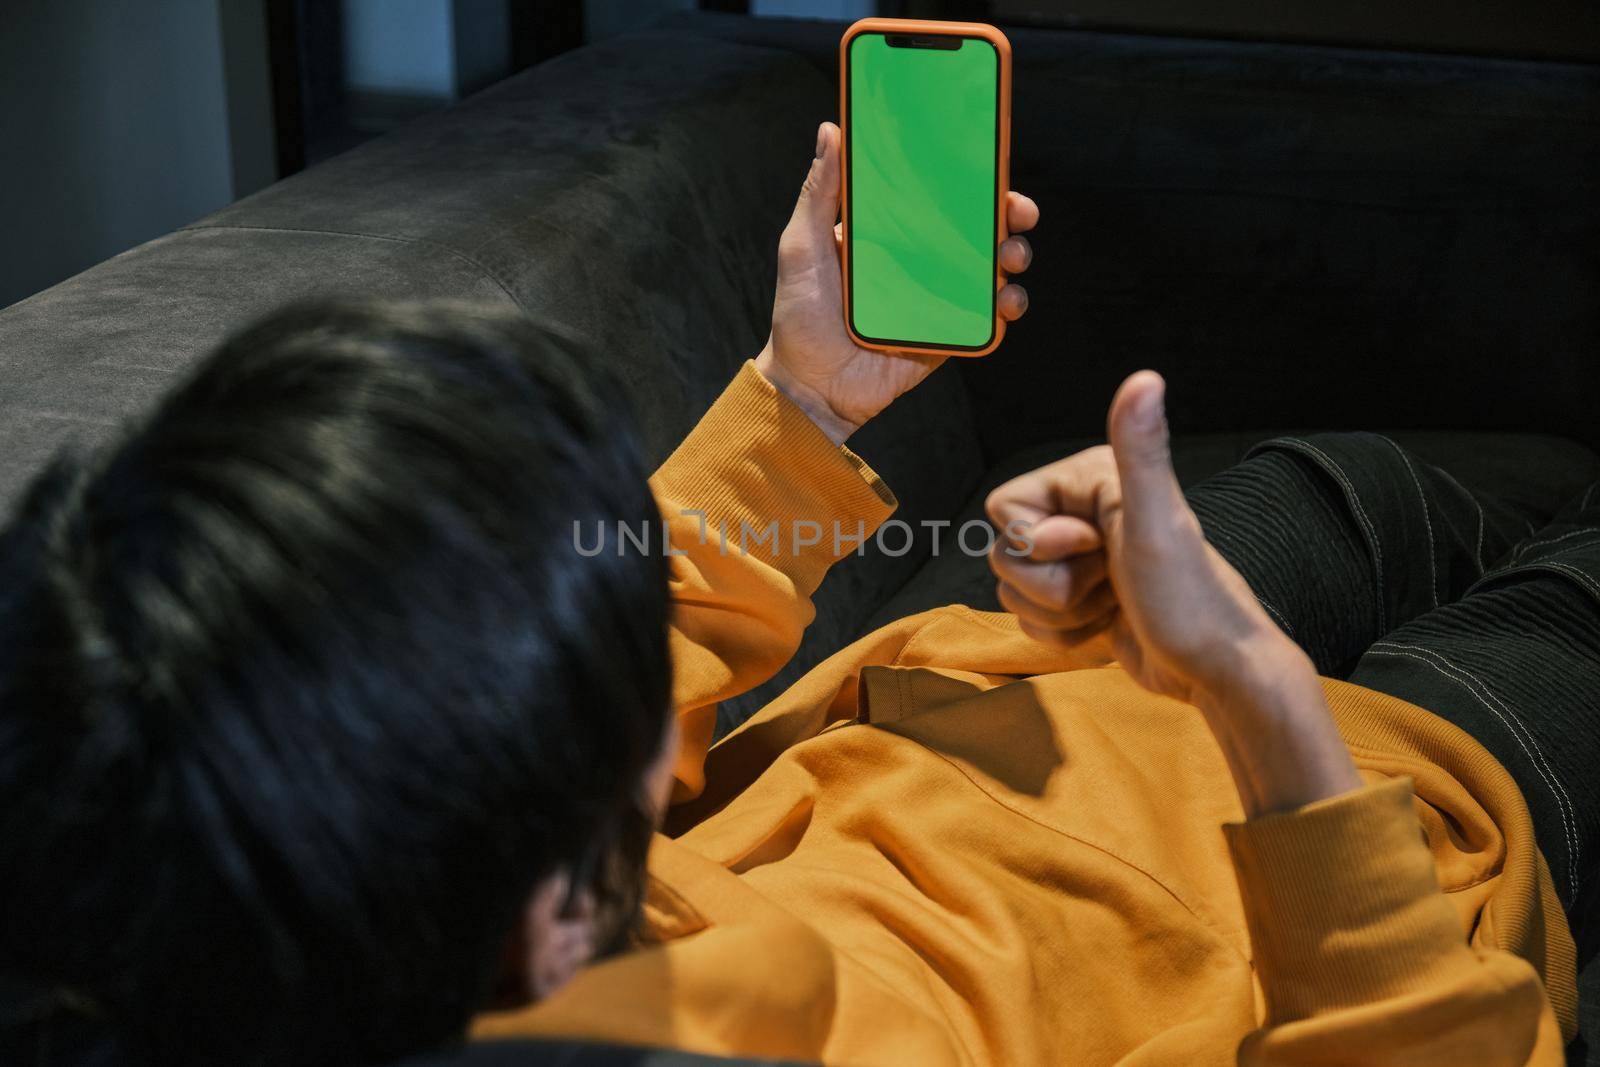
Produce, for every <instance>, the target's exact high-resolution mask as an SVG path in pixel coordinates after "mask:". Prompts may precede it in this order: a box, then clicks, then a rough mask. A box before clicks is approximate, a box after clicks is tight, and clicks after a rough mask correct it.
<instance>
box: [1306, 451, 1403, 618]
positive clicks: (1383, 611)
mask: <svg viewBox="0 0 1600 1067" xmlns="http://www.w3.org/2000/svg"><path fill="white" fill-rule="evenodd" d="M1286 440H1288V441H1290V442H1292V443H1294V444H1297V445H1299V446H1301V447H1302V448H1304V449H1306V450H1307V451H1309V452H1310V453H1311V454H1312V455H1313V456H1315V457H1317V458H1318V459H1320V460H1322V462H1323V463H1325V464H1327V468H1326V469H1327V470H1328V472H1329V473H1330V474H1332V475H1333V476H1334V477H1335V478H1337V479H1338V480H1339V484H1340V485H1342V486H1344V490H1345V492H1346V493H1347V494H1348V495H1349V500H1350V507H1351V508H1352V509H1353V510H1354V511H1355V513H1356V518H1357V519H1359V520H1360V522H1361V525H1362V527H1363V528H1364V529H1365V530H1366V531H1367V537H1368V539H1369V540H1370V541H1371V544H1372V555H1373V563H1374V566H1375V571H1374V574H1373V580H1374V584H1375V585H1376V598H1377V602H1378V630H1379V632H1380V633H1381V632H1383V631H1385V630H1387V629H1388V628H1389V612H1388V609H1387V607H1386V606H1385V604H1384V601H1383V547H1382V545H1380V544H1379V543H1378V531H1377V529H1376V528H1375V527H1374V526H1373V525H1372V520H1371V519H1369V518H1367V511H1366V509H1365V508H1363V507H1362V506H1361V497H1360V496H1359V495H1358V494H1357V493H1356V487H1355V486H1354V485H1353V484H1351V481H1350V478H1349V477H1348V476H1347V475H1346V474H1345V472H1344V468H1343V467H1341V466H1339V464H1337V463H1335V462H1334V461H1333V457H1331V456H1329V455H1328V454H1327V453H1326V452H1324V451H1323V450H1322V449H1320V448H1318V447H1317V446H1316V445H1314V444H1312V443H1311V442H1310V441H1305V440H1302V439H1300V438H1298V437H1291V438H1286Z"/></svg>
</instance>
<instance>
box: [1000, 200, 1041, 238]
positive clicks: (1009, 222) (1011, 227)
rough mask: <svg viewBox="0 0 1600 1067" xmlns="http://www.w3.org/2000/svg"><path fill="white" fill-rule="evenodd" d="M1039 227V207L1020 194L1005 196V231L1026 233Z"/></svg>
mask: <svg viewBox="0 0 1600 1067" xmlns="http://www.w3.org/2000/svg"><path fill="white" fill-rule="evenodd" d="M1037 225H1039V205H1038V204H1035V203H1034V202H1033V199H1032V198H1031V197H1026V196H1023V195H1022V194H1021V193H1007V194H1006V231H1007V232H1008V233H1027V232H1028V231H1029V230H1031V229H1033V228H1034V227H1035V226H1037Z"/></svg>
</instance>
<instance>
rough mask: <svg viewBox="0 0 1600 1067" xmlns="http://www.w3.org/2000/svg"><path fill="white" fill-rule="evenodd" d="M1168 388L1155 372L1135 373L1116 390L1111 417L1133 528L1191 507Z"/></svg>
mask: <svg viewBox="0 0 1600 1067" xmlns="http://www.w3.org/2000/svg"><path fill="white" fill-rule="evenodd" d="M1166 392H1167V383H1166V382H1165V381H1163V380H1162V378H1161V375H1159V374H1157V373H1156V372H1155V371H1151V370H1142V371H1139V372H1138V373H1136V374H1132V375H1130V376H1129V377H1128V380H1127V381H1125V382H1123V383H1122V387H1121V388H1120V389H1118V390H1117V395H1116V396H1115V397H1114V398H1113V399H1112V401H1111V413H1110V415H1109V416H1107V419H1106V435H1107V436H1108V437H1109V438H1110V439H1111V452H1112V454H1113V455H1114V456H1115V457H1116V460H1117V477H1118V479H1119V480H1120V481H1121V483H1122V509H1123V521H1124V522H1126V523H1127V524H1128V525H1129V527H1130V528H1131V529H1134V530H1137V529H1138V528H1139V526H1140V525H1141V524H1143V523H1164V522H1165V521H1166V520H1167V518H1168V517H1169V516H1171V515H1173V514H1174V513H1175V512H1176V511H1178V510H1180V509H1183V508H1186V507H1187V506H1188V505H1187V504H1186V503H1185V501H1184V499H1183V490H1182V489H1181V488H1180V487H1179V486H1178V476H1177V475H1176V474H1175V473H1173V470H1172V451H1171V448H1170V442H1169V438H1168V435H1167V411H1166Z"/></svg>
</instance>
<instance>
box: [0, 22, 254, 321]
mask: <svg viewBox="0 0 1600 1067" xmlns="http://www.w3.org/2000/svg"><path fill="white" fill-rule="evenodd" d="M0 2H3V4H4V7H5V12H4V14H3V15H0V131H3V145H4V148H3V149H0V152H3V156H0V220H3V221H0V307H4V306H6V305H8V304H11V303H13V302H14V301H17V300H20V299H22V298H23V297H25V296H28V295H30V294H32V293H34V292H37V291H38V290H40V289H43V288H45V287H47V286H49V285H53V284H54V283H56V282H58V281H60V280H62V279H63V278H66V277H69V276H71V275H73V274H76V273H77V272H79V271H81V270H83V269H85V268H87V267H90V266H92V265H93V264H95V263H97V262H99V261H100V260H102V259H105V258H106V257H108V256H112V255H115V254H116V253H118V252H121V251H123V250H124V249H127V248H129V247H131V246H133V245H136V244H139V243H140V242H142V241H146V240H149V239H150V238H152V237H156V236H158V235H160V234H163V233H166V232H167V231H168V230H171V229H174V228H175V227H178V226H182V225H184V224H185V223H188V222H191V221H193V220H194V219H196V218H198V217H200V216H201V215H204V214H206V213H207V212H210V211H213V210H215V209H216V208H219V207H221V206H223V205H224V204H227V203H228V202H230V201H231V200H234V199H235V198H236V197H237V196H238V195H242V194H243V193H244V192H248V191H251V190H250V189H248V188H242V187H241V186H240V185H237V184H236V180H235V160H234V146H233V144H232V143H231V138H230V132H229V104H228V93H227V86H226V83H225V79H224V69H223V68H224V62H223V19H222V18H221V17H220V14H219V7H218V4H219V0H161V2H160V3H137V4H136V3H105V2H103V0H0ZM221 2H222V3H224V4H228V3H233V2H235V0H221ZM263 47H264V45H263ZM257 69H258V70H259V71H262V72H264V70H265V65H264V64H260V65H258V67H257ZM264 94H265V89H264V87H263V88H262V92H261V94H260V95H258V97H257V99H258V100H263V99H265V96H264ZM270 131H271V124H270V122H269V123H267V125H266V129H265V131H258V134H257V135H258V136H259V135H265V136H270ZM240 147H241V149H246V150H245V151H242V152H241V157H240V160H239V166H240V175H239V180H240V181H241V182H242V183H246V184H257V183H264V177H265V178H270V173H268V174H266V175H265V176H263V174H262V173H261V170H260V167H259V160H260V159H262V158H267V157H268V156H270V153H266V154H265V155H264V154H263V153H262V152H261V151H260V146H259V144H258V143H252V144H250V145H244V144H241V146H240ZM252 161H255V162H252Z"/></svg>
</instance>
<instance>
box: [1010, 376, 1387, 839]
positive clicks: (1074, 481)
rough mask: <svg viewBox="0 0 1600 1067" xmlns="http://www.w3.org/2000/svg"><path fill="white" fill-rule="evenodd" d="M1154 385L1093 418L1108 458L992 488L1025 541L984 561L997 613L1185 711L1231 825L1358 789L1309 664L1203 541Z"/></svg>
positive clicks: (1160, 389)
mask: <svg viewBox="0 0 1600 1067" xmlns="http://www.w3.org/2000/svg"><path fill="white" fill-rule="evenodd" d="M1165 393H1166V383H1165V382H1164V381H1162V379H1161V376H1160V375H1158V374H1156V373H1154V372H1153V371H1140V372H1138V373H1137V374H1134V375H1132V376H1131V377H1130V378H1128V380H1127V381H1125V382H1123V383H1122V387H1121V388H1120V389H1118V390H1117V395H1116V397H1115V398H1114V399H1113V400H1112V402H1111V411H1110V414H1109V416H1108V417H1107V426H1106V429H1107V436H1108V438H1109V439H1110V442H1111V443H1110V444H1109V445H1102V446H1100V447H1098V448H1091V449H1088V450H1087V451H1084V452H1079V453H1077V454H1076V455H1073V456H1069V457H1067V458H1066V459H1063V460H1060V461H1059V462H1056V463H1052V464H1050V465H1049V466H1046V467H1041V468H1039V469H1038V470H1036V471H1033V472H1031V473H1029V474H1024V475H1022V476H1021V477H1019V478H1015V479H1013V480H1011V481H1009V482H1007V483H1006V484H1004V485H1002V486H1000V487H999V488H998V489H996V490H995V491H994V492H993V493H991V494H990V495H989V499H988V501H987V505H986V506H987V510H988V512H989V517H990V518H991V519H992V520H993V522H994V523H995V525H996V527H998V528H999V529H1001V530H1005V531H1008V533H1009V532H1013V531H1015V532H1023V531H1025V535H1024V539H1025V540H1026V541H1027V542H1030V543H1031V550H1030V551H1029V552H1028V553H1027V554H1026V555H1018V554H1017V553H1018V552H1019V550H1020V548H1021V547H1023V546H1021V545H1019V544H1015V543H1008V541H1007V540H1006V539H1004V538H1002V540H1001V541H1000V542H998V543H997V544H996V545H995V548H994V550H993V551H992V552H991V553H990V556H989V559H990V566H991V567H992V568H993V570H994V573H995V576H996V577H997V578H998V579H999V582H1000V586H999V595H1000V602H1001V603H1002V604H1003V605H1004V606H1005V607H1006V609H1007V610H1008V611H1010V612H1012V613H1013V614H1015V615H1016V616H1017V618H1018V619H1019V620H1020V622H1021V624H1022V629H1023V630H1024V631H1025V632H1026V633H1027V634H1029V635H1030V636H1032V637H1033V638H1035V639H1036V640H1040V641H1050V642H1058V643H1069V644H1070V643H1076V642H1079V641H1082V640H1085V639H1087V638H1089V637H1092V636H1095V635H1098V634H1100V633H1101V632H1103V631H1106V630H1108V629H1109V631H1110V634H1111V639H1112V646H1113V648H1114V650H1115V652H1116V655H1117V658H1118V661H1119V662H1120V664H1121V665H1122V667H1123V669H1125V670H1126V671H1127V672H1128V674H1129V675H1131V676H1132V677H1133V678H1134V680H1136V681H1137V682H1138V683H1139V684H1140V685H1142V686H1144V687H1145V688H1146V689H1149V690H1152V691H1154V692H1156V693H1160V694H1162V695H1163V696H1169V697H1173V698H1176V699H1178V700H1182V701H1184V702H1186V703H1190V704H1193V705H1194V706H1195V707H1196V708H1198V709H1199V710H1200V712H1201V713H1202V714H1203V715H1204V716H1205V718H1206V720H1207V723H1208V725H1210V726H1211V729H1212V733H1213V734H1214V735H1216V737H1217V740H1218V742H1219V744H1220V745H1221V747H1222V749H1223V752H1224V755H1225V756H1226V757H1227V758H1228V761H1229V764H1230V766H1231V767H1232V769H1233V771H1234V778H1235V782H1236V784H1238V785H1239V789H1240V795H1241V797H1242V798H1243V799H1244V801H1245V808H1246V810H1247V812H1251V813H1255V812H1258V811H1260V810H1275V809H1277V808H1281V807H1287V806H1294V805H1296V804H1300V803H1306V802H1308V801H1310V800H1314V799H1318V798H1320V797H1321V796H1332V795H1334V794H1335V793H1338V792H1342V791H1344V790H1345V789H1349V788H1354V786H1355V785H1357V784H1359V782H1358V780H1357V779H1356V778H1355V769H1354V766H1353V765H1352V764H1351V762H1350V757H1349V755H1348V753H1347V752H1346V750H1345V749H1344V746H1343V744H1342V742H1341V741H1340V740H1339V736H1338V733H1337V731H1336V730H1335V729H1334V727H1333V722H1332V719H1331V717H1330V716H1329V713H1328V710H1327V704H1326V701H1325V699H1324V697H1323V695H1322V689H1321V685H1320V682H1319V681H1318V679H1317V676H1316V672H1315V669H1314V668H1313V667H1312V665H1311V661H1310V660H1309V658H1307V656H1306V655H1305V653H1304V652H1302V651H1301V649H1300V648H1299V646H1298V645H1296V644H1295V643H1294V642H1293V641H1291V640H1290V639H1289V638H1288V637H1287V636H1285V635H1284V634H1283V632H1282V631H1281V630H1279V629H1278V628H1277V626H1275V625H1274V624H1273V622H1272V620H1271V619H1270V618H1269V617H1268V616H1267V614H1266V612H1265V611H1264V610H1263V609H1262V608H1261V606H1260V604H1259V603H1258V602H1257V601H1256V599H1255V596H1254V595H1253V594H1252V593H1251V591H1250V587H1249V585H1248V584H1247V583H1246V582H1245V580H1244V579H1243V578H1242V577H1241V576H1240V575H1239V572H1238V571H1236V570H1234V569H1233V567H1232V566H1230V565H1229V564H1228V562H1227V561H1226V560H1224V559H1223V558H1222V557H1221V556H1220V555H1219V554H1218V553H1217V551H1216V550H1215V549H1213V548H1212V547H1211V546H1210V545H1209V544H1207V543H1206V539H1205V536H1204V534H1203V533H1202V532H1201V529H1200V523H1199V520H1197V519H1196V518H1195V515H1194V512H1193V511H1192V510H1190V508H1189V505H1188V503H1187V502H1186V501H1185V500H1184V498H1183V492H1182V490H1181V489H1180V488H1179V487H1178V479H1177V477H1176V475H1175V474H1174V473H1173V470H1172V460H1171V455H1170V452H1169V448H1168V434H1167V420H1166V413H1165Z"/></svg>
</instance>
